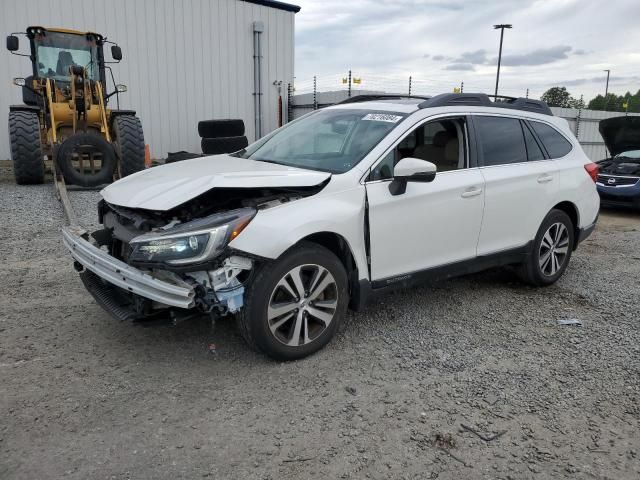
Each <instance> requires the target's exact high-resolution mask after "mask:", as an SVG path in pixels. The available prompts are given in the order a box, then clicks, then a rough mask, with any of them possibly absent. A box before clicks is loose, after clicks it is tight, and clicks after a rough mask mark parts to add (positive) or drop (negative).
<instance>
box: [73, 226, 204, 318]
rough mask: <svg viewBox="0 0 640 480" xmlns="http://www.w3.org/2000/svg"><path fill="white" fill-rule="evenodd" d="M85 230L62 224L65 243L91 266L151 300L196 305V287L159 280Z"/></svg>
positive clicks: (100, 273)
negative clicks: (115, 254) (120, 257)
mask: <svg viewBox="0 0 640 480" xmlns="http://www.w3.org/2000/svg"><path fill="white" fill-rule="evenodd" d="M84 233H85V231H84V230H83V229H81V228H79V227H72V226H69V227H62V241H63V243H64V246H65V247H67V249H68V250H69V252H70V253H71V256H72V257H73V258H74V259H75V260H76V261H77V262H78V263H80V264H81V265H82V266H84V267H85V268H86V269H87V270H90V271H91V272H93V273H94V274H95V275H97V276H98V277H100V278H102V279H103V280H105V281H107V282H109V283H111V284H113V285H115V286H117V287H120V288H122V289H124V290H126V291H128V292H131V293H134V294H136V295H140V296H142V297H145V298H148V299H150V300H155V301H156V302H160V303H163V304H165V305H170V306H172V307H180V308H191V307H193V306H194V304H195V302H194V296H195V292H194V290H193V288H191V287H189V286H187V285H185V286H181V285H175V284H173V283H169V282H165V281H163V280H158V279H157V278H154V277H152V276H151V275H149V274H148V273H145V272H143V271H142V270H138V269H137V268H135V267H132V266H131V265H127V264H126V263H124V262H122V261H120V260H118V259H117V258H113V257H112V256H111V255H109V254H108V253H107V252H105V251H103V250H100V249H99V248H98V247H96V246H94V245H92V244H91V243H89V242H88V241H87V240H85V239H84V238H82V235H83V234H84Z"/></svg>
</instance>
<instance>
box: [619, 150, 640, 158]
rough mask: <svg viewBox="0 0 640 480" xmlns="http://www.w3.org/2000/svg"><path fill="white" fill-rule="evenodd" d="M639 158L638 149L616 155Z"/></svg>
mask: <svg viewBox="0 0 640 480" xmlns="http://www.w3.org/2000/svg"><path fill="white" fill-rule="evenodd" d="M621 157H625V158H640V150H629V151H628V152H622V153H619V154H618V155H616V158H621Z"/></svg>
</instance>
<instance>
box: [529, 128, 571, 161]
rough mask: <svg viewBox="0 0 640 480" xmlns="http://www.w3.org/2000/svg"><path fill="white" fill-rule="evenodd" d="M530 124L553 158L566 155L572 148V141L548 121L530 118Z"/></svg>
mask: <svg viewBox="0 0 640 480" xmlns="http://www.w3.org/2000/svg"><path fill="white" fill-rule="evenodd" d="M529 124H530V125H531V127H532V128H533V131H534V132H536V135H538V138H539V139H540V141H541V142H542V144H543V145H544V148H545V149H546V150H547V153H548V154H549V156H550V157H551V158H560V157H564V156H565V155H566V154H567V153H569V152H570V151H571V149H572V146H571V143H570V142H569V141H568V140H567V139H566V138H564V136H563V135H562V134H560V133H559V132H558V131H557V130H556V129H555V128H553V127H551V126H549V125H547V124H546V123H541V122H536V121H533V120H529Z"/></svg>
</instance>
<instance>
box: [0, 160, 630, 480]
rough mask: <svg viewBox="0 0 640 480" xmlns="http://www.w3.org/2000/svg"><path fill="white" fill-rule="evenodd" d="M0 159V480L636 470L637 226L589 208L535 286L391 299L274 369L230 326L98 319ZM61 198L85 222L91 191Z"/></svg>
mask: <svg viewBox="0 0 640 480" xmlns="http://www.w3.org/2000/svg"><path fill="white" fill-rule="evenodd" d="M4 165H5V166H4V167H3V168H1V169H0V199H1V203H2V208H1V209H0V224H1V225H2V227H3V228H2V229H0V242H1V244H2V249H0V259H1V261H2V275H1V277H0V311H1V312H2V314H1V315H0V320H1V324H0V332H1V336H0V382H1V385H2V388H1V389H0V411H1V412H2V415H1V417H0V478H2V479H15V478H23V479H36V478H37V479H41V478H42V479H45V478H46V479H49V478H72V479H87V478H92V479H94V478H95V479H129V478H131V479H141V478H155V479H165V478H166V479H176V478H188V479H195V478H243V479H300V478H318V479H325V478H371V479H388V478H398V479H401V478H402V479H425V478H440V479H467V478H468V479H483V478H502V479H523V478H550V477H558V478H563V477H571V478H607V479H637V478H639V476H640V386H639V378H640V328H639V323H638V312H639V311H640V215H637V214H636V215H633V214H628V213H620V212H618V213H610V212H605V213H603V215H602V216H601V221H600V224H599V226H598V229H597V231H596V232H595V233H594V235H593V236H592V237H591V238H590V239H589V240H588V241H587V242H586V243H585V244H583V246H582V247H581V248H580V249H579V250H578V251H577V253H576V254H575V256H574V257H573V259H572V264H571V266H570V268H569V270H568V272H567V274H566V275H565V276H564V277H563V278H562V279H561V280H560V281H559V282H558V283H557V284H556V285H554V286H552V287H549V288H545V289H538V290H536V289H532V288H529V287H525V286H523V285H521V284H520V283H518V282H517V281H516V280H515V278H514V277H513V275H512V274H511V273H510V272H508V271H504V270H496V271H490V272H486V273H483V274H479V275H473V276H469V277H465V278H461V279H457V280H453V281H448V282H445V283H442V284H439V285H437V286H435V287H422V288H415V289H412V290H410V291H405V292H402V293H397V294H392V295H389V296H386V297H383V298H381V299H379V300H377V301H376V302H375V303H374V304H372V305H371V306H370V307H369V308H368V309H367V310H366V311H364V312H361V313H358V314H352V315H350V316H349V319H348V322H347V323H346V325H345V326H344V328H343V329H342V331H341V333H340V334H339V335H338V336H337V338H335V339H334V341H333V342H332V343H331V344H330V345H329V346H328V347H327V348H325V349H324V350H323V351H321V352H320V353H318V354H316V355H314V356H313V357H311V358H308V359H305V360H302V361H298V362H293V363H286V364H282V363H276V362H273V361H270V360H268V359H266V358H265V357H262V356H260V355H257V354H254V353H252V352H250V351H249V350H248V349H247V348H246V347H245V345H244V344H243V343H242V341H241V339H240V337H239V334H238V333H237V331H236V329H235V325H234V324H233V322H232V321H225V322H218V324H217V325H216V328H215V330H212V329H211V327H210V325H209V323H207V322H206V321H204V320H202V321H191V322H187V323H183V324H181V325H179V326H177V327H168V326H157V327H152V328H144V327H140V326H134V325H131V324H123V323H118V322H116V321H114V320H112V319H111V318H110V317H108V316H107V314H105V313H104V312H103V311H102V310H101V309H100V308H99V307H98V306H97V305H96V304H95V303H94V302H93V300H92V299H91V297H90V296H89V294H88V293H86V292H85V290H84V288H83V287H82V284H81V282H80V280H79V279H78V277H77V275H76V274H75V272H74V270H73V268H72V264H71V261H70V258H69V256H68V255H67V254H66V253H65V251H64V249H63V247H62V244H61V241H60V232H59V228H60V226H61V225H62V224H63V221H64V219H63V215H62V210H61V207H60V205H59V203H58V201H57V200H56V199H55V196H54V194H53V185H51V184H47V185H42V186H34V187H17V186H15V185H14V184H13V181H12V179H11V177H10V172H9V170H8V169H7V167H6V164H4ZM71 197H72V201H73V203H74V206H75V208H76V210H77V212H78V214H79V216H80V218H81V219H82V221H83V222H85V223H86V224H88V223H92V222H95V203H96V199H97V194H96V193H87V192H71ZM569 318H579V319H581V320H582V321H583V322H584V325H583V326H582V327H576V326H559V325H558V323H557V321H558V319H569ZM212 342H213V343H215V344H216V347H217V350H216V352H217V353H215V354H212V353H210V351H209V350H208V348H207V347H208V345H209V344H210V343H212Z"/></svg>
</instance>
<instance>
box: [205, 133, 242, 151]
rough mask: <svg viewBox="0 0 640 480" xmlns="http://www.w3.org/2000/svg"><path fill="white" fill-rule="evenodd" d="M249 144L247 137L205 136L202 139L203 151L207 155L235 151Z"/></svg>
mask: <svg viewBox="0 0 640 480" xmlns="http://www.w3.org/2000/svg"><path fill="white" fill-rule="evenodd" d="M247 145H249V142H248V141H247V137H220V138H203V139H202V140H201V141H200V146H201V147H202V153H206V154H207V155H218V154H220V153H233V152H237V151H238V150H242V149H243V148H245V147H246V146H247Z"/></svg>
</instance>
